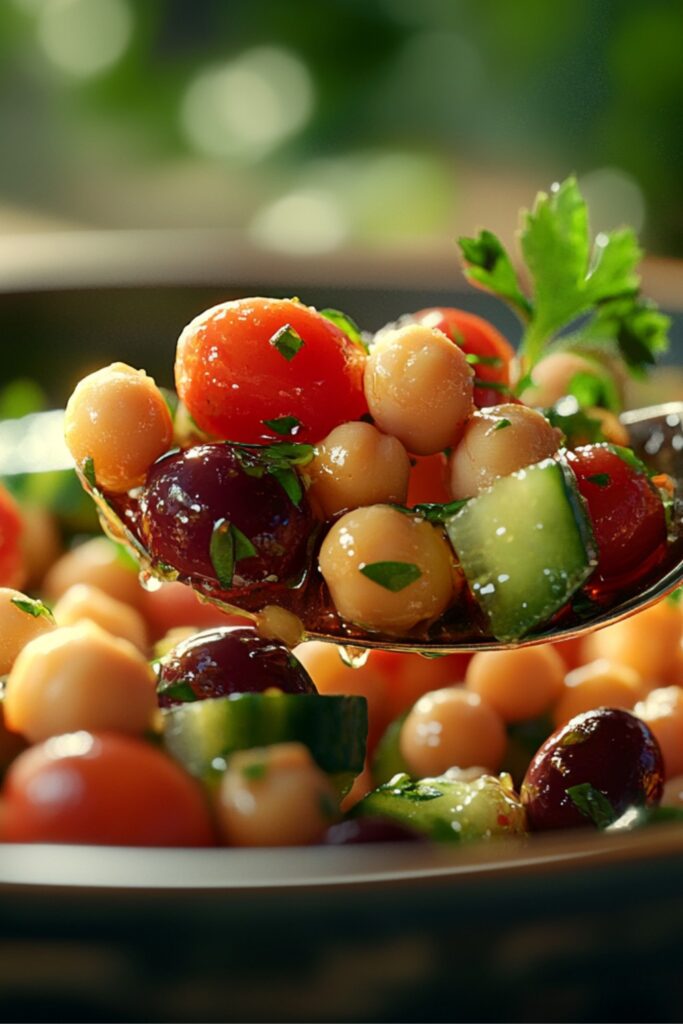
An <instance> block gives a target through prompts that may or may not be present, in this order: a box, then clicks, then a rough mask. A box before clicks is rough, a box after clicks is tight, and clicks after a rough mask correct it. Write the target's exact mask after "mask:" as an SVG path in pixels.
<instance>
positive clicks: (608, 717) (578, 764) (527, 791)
mask: <svg viewBox="0 0 683 1024" xmlns="http://www.w3.org/2000/svg"><path fill="white" fill-rule="evenodd" d="M663 784H664V764H663V761H662V754H661V751H660V749H659V745H658V743H657V740H656V739H655V738H654V736H653V735H652V732H651V731H650V729H649V728H648V727H647V725H646V724H645V722H643V721H641V720H640V719H639V718H636V716H635V715H632V714H630V712H628V711H624V710H622V709H621V708H597V709H596V710H595V711H586V712H584V713H583V714H581V715H577V716H576V718H572V719H571V721H569V722H567V724H566V725H563V726H562V728H560V729H557V730H556V731H555V732H554V733H553V734H552V735H551V736H549V737H548V739H547V740H546V741H545V743H544V744H543V746H542V747H541V748H540V749H539V751H538V753H537V754H536V756H535V757H534V758H533V760H532V762H531V764H530V765H529V768H528V770H527V773H526V775H525V776H524V781H523V782H522V787H521V791H520V795H521V798H522V803H523V804H524V807H525V808H526V812H527V818H528V822H529V828H531V829H536V830H542V829H554V828H577V827H582V826H586V825H588V826H590V825H595V826H597V827H599V828H602V827H606V826H607V825H610V824H611V823H612V821H614V820H616V819H617V818H619V817H620V816H621V815H622V814H623V813H624V812H625V811H627V810H628V809H629V808H630V807H652V806H656V805H657V804H658V803H659V801H660V799H661V796H662V787H663Z"/></svg>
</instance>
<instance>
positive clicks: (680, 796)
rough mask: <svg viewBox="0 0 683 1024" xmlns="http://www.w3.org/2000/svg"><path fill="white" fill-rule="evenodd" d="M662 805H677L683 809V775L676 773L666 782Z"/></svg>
mask: <svg viewBox="0 0 683 1024" xmlns="http://www.w3.org/2000/svg"><path fill="white" fill-rule="evenodd" d="M661 803H662V807H677V808H678V809H679V810H682V811H683V775H674V776H673V778H671V779H669V780H668V781H667V782H665V783H664V792H663V793H662V800H661Z"/></svg>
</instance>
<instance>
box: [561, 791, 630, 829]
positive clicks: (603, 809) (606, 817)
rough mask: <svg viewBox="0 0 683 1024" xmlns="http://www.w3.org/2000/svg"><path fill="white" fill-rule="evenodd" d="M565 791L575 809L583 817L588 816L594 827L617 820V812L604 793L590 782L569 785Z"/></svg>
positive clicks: (603, 825) (603, 826) (605, 825)
mask: <svg viewBox="0 0 683 1024" xmlns="http://www.w3.org/2000/svg"><path fill="white" fill-rule="evenodd" d="M565 792H566V794H567V796H568V797H569V799H570V800H571V802H572V803H573V804H574V806H575V807H576V808H577V810H579V811H580V812H581V814H583V815H584V817H586V818H590V820H591V821H592V822H593V824H594V825H595V826H596V828H607V826H608V825H611V824H612V822H614V821H616V820H617V817H618V815H617V812H616V811H615V810H614V808H613V807H612V804H611V803H610V802H609V800H608V799H607V797H606V796H605V794H604V793H601V792H600V790H599V789H596V788H595V786H592V785H591V783H590V782H581V783H579V784H578V785H577V786H569V787H568V789H566V790H565Z"/></svg>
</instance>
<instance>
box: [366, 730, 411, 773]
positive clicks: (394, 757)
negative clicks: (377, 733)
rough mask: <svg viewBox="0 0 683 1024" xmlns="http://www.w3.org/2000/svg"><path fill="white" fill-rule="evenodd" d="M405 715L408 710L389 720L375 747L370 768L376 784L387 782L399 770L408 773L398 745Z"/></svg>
mask: <svg viewBox="0 0 683 1024" xmlns="http://www.w3.org/2000/svg"><path fill="white" fill-rule="evenodd" d="M407 717H408V712H407V711H404V712H403V714H402V715H399V716H398V718H395V719H394V720H393V722H389V725H388V726H387V727H386V729H385V730H384V732H383V733H382V737H381V739H380V741H379V743H378V744H377V746H376V747H375V752H374V754H373V755H372V763H371V765H370V768H371V770H372V778H373V781H374V782H375V783H376V784H377V785H378V786H379V785H380V784H381V783H383V782H388V781H389V780H390V779H392V778H393V777H394V775H397V774H398V773H399V772H405V774H407V775H409V774H410V772H409V771H408V765H407V764H406V763H405V761H404V760H403V756H402V754H401V747H400V743H401V729H402V728H403V723H404V722H405V720H406V718H407Z"/></svg>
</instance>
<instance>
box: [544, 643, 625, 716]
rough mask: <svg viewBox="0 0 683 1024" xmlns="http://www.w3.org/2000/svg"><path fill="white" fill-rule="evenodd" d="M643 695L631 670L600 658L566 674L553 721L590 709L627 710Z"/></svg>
mask: <svg viewBox="0 0 683 1024" xmlns="http://www.w3.org/2000/svg"><path fill="white" fill-rule="evenodd" d="M643 694H644V687H643V681H642V679H641V678H640V676H639V675H638V673H637V672H636V671H635V670H634V669H632V668H629V666H628V665H620V664H618V663H617V662H614V661H607V659H606V658H600V659H598V660H597V661H590V662H588V664H587V665H581V667H580V668H575V669H574V670H573V671H572V672H568V673H567V675H566V676H565V680H564V692H563V693H562V694H561V696H560V699H559V700H558V702H557V704H556V706H555V710H554V712H553V720H554V722H555V725H557V726H560V725H564V723H565V722H568V721H569V719H570V718H574V716H575V715H580V714H581V713H582V712H583V711H592V710H593V709H594V708H626V709H627V710H630V709H631V708H632V707H633V706H634V704H635V703H636V701H638V700H639V699H640V698H641V697H642V696H643Z"/></svg>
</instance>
